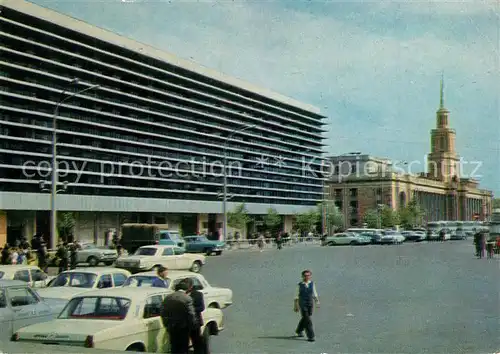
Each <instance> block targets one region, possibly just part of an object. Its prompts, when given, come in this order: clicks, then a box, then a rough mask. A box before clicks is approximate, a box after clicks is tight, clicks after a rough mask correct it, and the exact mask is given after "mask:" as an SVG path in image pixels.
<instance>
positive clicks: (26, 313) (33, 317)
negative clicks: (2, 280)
mask: <svg viewBox="0 0 500 354" xmlns="http://www.w3.org/2000/svg"><path fill="white" fill-rule="evenodd" d="M7 302H8V305H10V307H11V309H12V311H13V319H12V330H13V331H14V332H15V331H17V330H18V329H19V328H23V327H26V326H29V325H31V324H34V323H38V322H45V321H49V320H50V319H52V313H51V310H50V308H49V306H48V305H47V304H45V303H44V302H42V301H40V298H39V297H38V296H37V295H36V294H35V293H34V291H33V290H32V289H31V288H29V287H10V288H8V289H7Z"/></svg>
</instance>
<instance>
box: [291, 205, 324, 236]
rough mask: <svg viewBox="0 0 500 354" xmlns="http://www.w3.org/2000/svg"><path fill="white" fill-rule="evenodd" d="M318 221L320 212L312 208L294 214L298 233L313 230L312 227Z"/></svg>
mask: <svg viewBox="0 0 500 354" xmlns="http://www.w3.org/2000/svg"><path fill="white" fill-rule="evenodd" d="M319 221H321V214H320V213H318V211H317V210H314V209H313V210H310V211H308V212H306V213H301V214H296V215H295V228H296V229H297V230H298V231H299V232H300V233H304V232H310V231H313V230H314V227H315V226H316V224H317V223H318V222H319Z"/></svg>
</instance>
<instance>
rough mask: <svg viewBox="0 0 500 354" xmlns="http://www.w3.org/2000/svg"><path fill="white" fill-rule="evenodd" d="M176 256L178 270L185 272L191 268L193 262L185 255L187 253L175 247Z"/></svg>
mask: <svg viewBox="0 0 500 354" xmlns="http://www.w3.org/2000/svg"><path fill="white" fill-rule="evenodd" d="M174 255H175V257H176V258H175V261H176V263H177V269H182V270H184V269H189V268H191V265H192V261H191V259H190V258H189V257H187V256H186V255H185V251H184V250H183V249H182V248H179V247H174Z"/></svg>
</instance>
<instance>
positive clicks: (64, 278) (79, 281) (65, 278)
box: [50, 272, 97, 288]
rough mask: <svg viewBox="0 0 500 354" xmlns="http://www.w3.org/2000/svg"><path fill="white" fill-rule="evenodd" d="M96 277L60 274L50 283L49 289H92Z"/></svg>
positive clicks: (91, 274) (85, 274)
mask: <svg viewBox="0 0 500 354" xmlns="http://www.w3.org/2000/svg"><path fill="white" fill-rule="evenodd" d="M96 279H97V275H95V274H93V273H83V272H82V273H79V272H72V273H61V274H59V275H58V276H57V277H56V278H55V279H54V281H53V282H52V283H51V285H50V286H51V287H58V286H71V287H75V288H93V287H94V284H95V281H96Z"/></svg>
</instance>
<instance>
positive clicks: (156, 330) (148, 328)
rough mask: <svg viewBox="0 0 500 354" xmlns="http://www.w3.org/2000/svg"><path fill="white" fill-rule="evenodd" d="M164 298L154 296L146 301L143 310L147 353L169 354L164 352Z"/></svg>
mask: <svg viewBox="0 0 500 354" xmlns="http://www.w3.org/2000/svg"><path fill="white" fill-rule="evenodd" d="M162 303H163V297H162V296H161V295H153V296H150V297H148V298H147V299H146V302H145V305H144V309H143V315H142V318H143V323H144V326H145V330H144V331H143V333H144V334H145V338H144V339H143V340H144V343H146V346H147V347H146V351H148V352H160V353H167V351H164V350H163V346H164V345H165V339H166V338H165V332H166V331H165V329H164V326H163V323H162V320H161V317H160V313H161V306H162Z"/></svg>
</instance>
